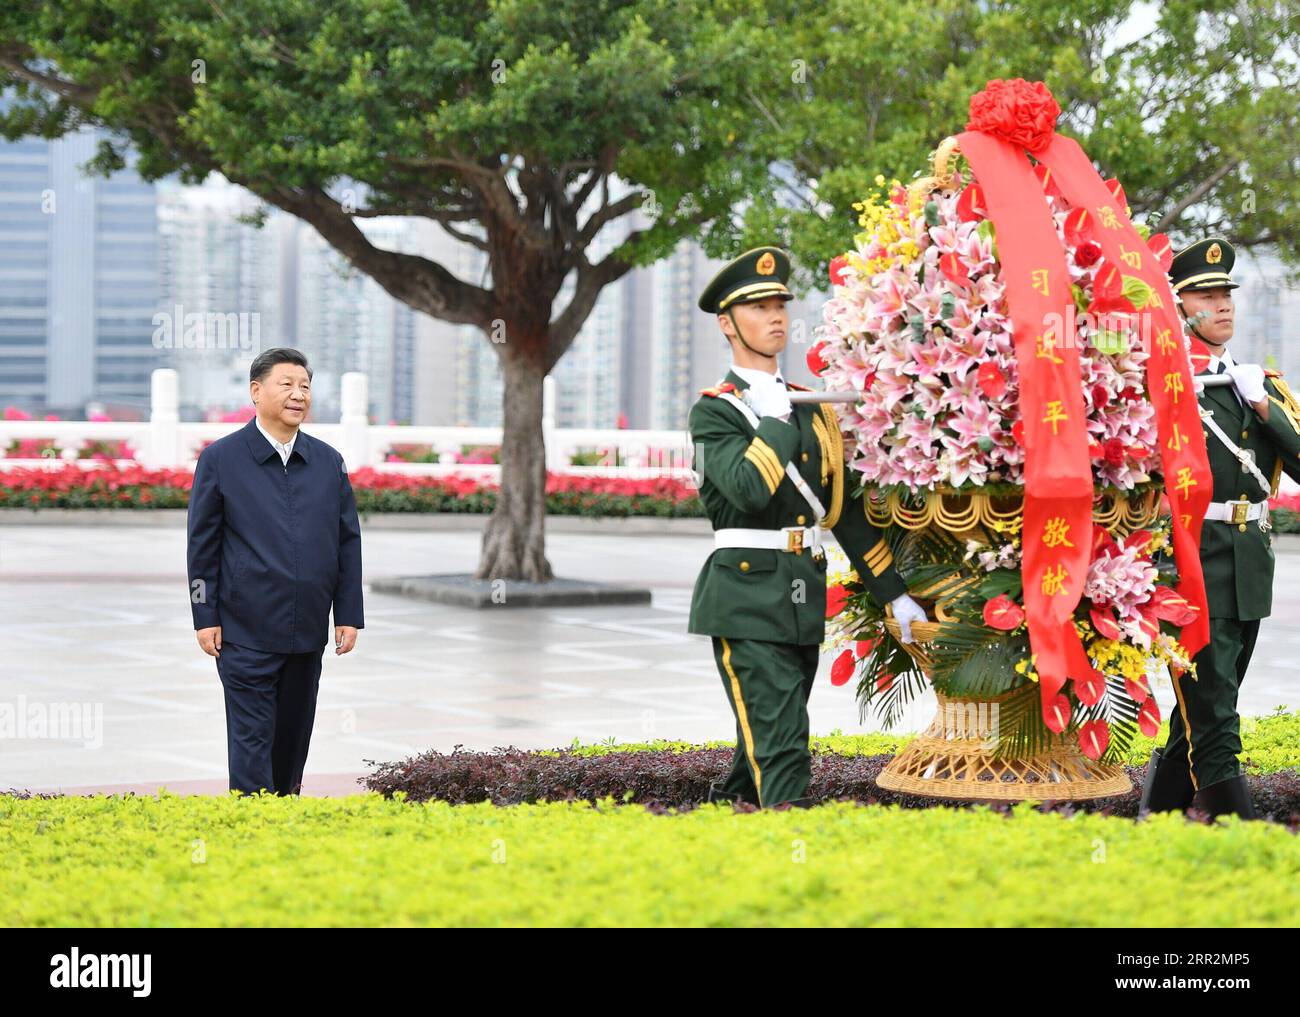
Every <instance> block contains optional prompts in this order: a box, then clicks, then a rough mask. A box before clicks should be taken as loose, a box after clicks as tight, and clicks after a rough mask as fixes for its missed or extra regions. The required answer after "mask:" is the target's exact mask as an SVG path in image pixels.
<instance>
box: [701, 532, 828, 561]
mask: <svg viewBox="0 0 1300 1017" xmlns="http://www.w3.org/2000/svg"><path fill="white" fill-rule="evenodd" d="M823 533H825V531H824V530H823V529H822V528H821V527H820V526H808V527H804V526H786V527H783V528H781V529H779V530H746V529H738V528H732V529H725V530H714V531H713V546H714V548H720V547H754V548H767V549H770V550H773V551H794V552H795V553H796V554H797V553H799V552H800V551H802V550H803V549H804V548H805V547H807V548H814V547H819V546H821V542H822V534H823Z"/></svg>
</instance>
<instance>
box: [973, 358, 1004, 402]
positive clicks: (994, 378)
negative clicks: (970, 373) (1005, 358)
mask: <svg viewBox="0 0 1300 1017" xmlns="http://www.w3.org/2000/svg"><path fill="white" fill-rule="evenodd" d="M975 381H976V383H977V384H978V385H979V387H980V388H981V389H982V390H983V392H984V394H985V395H986V396H988V397H989V398H990V399H1000V398H1002V395H1003V393H1005V392H1006V390H1007V376H1006V375H1005V374H1003V373H1002V368H1000V367H998V365H997V364H995V363H993V361H991V360H989V361H985V362H984V363H982V364H980V367H979V371H978V372H977V373H976V375H975Z"/></svg>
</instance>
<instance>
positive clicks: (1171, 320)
mask: <svg viewBox="0 0 1300 1017" xmlns="http://www.w3.org/2000/svg"><path fill="white" fill-rule="evenodd" d="M1038 158H1039V160H1040V161H1041V162H1042V163H1043V164H1044V165H1045V166H1047V168H1048V169H1049V170H1050V171H1051V172H1052V174H1053V175H1054V179H1055V181H1056V185H1057V186H1058V187H1059V188H1060V190H1061V194H1062V195H1063V196H1064V197H1065V200H1066V201H1068V202H1069V203H1070V204H1071V205H1072V206H1074V208H1076V209H1078V208H1083V209H1086V210H1087V213H1086V214H1087V216H1089V217H1091V222H1090V223H1088V225H1087V228H1088V230H1089V232H1090V235H1091V237H1092V239H1094V240H1096V241H1097V243H1099V244H1100V245H1101V250H1102V256H1103V258H1104V259H1105V264H1104V265H1103V266H1102V267H1101V269H1100V270H1099V271H1098V278H1100V277H1101V275H1102V273H1104V272H1106V271H1107V270H1108V269H1110V270H1112V271H1113V272H1118V273H1119V279H1121V280H1122V279H1124V278H1125V277H1132V278H1135V279H1138V280H1141V282H1143V283H1145V284H1146V287H1147V288H1148V289H1149V291H1150V292H1149V295H1146V296H1145V303H1144V304H1143V306H1141V307H1137V313H1138V314H1139V315H1140V316H1141V317H1140V319H1139V335H1140V336H1141V337H1142V339H1143V342H1144V344H1145V345H1146V347H1147V349H1148V352H1149V354H1150V356H1149V358H1148V360H1147V363H1146V373H1147V393H1148V397H1149V398H1150V400H1151V404H1152V405H1153V406H1154V407H1155V410H1156V429H1157V434H1158V435H1159V440H1160V460H1161V467H1162V471H1163V473H1164V480H1165V493H1166V495H1167V496H1168V498H1169V506H1170V509H1171V511H1172V513H1173V545H1174V562H1175V564H1176V565H1177V566H1178V577H1179V582H1178V593H1179V595H1180V596H1181V597H1183V599H1184V600H1186V601H1187V603H1188V604H1189V605H1190V606H1191V607H1192V608H1193V609H1194V610H1195V611H1196V620H1195V621H1193V622H1191V623H1190V624H1188V625H1186V626H1184V628H1183V630H1182V634H1181V635H1182V640H1181V641H1182V645H1183V649H1184V650H1185V651H1186V652H1187V654H1188V655H1192V654H1195V653H1196V651H1197V650H1199V649H1201V647H1203V646H1205V644H1206V643H1208V642H1209V638H1210V622H1209V611H1208V609H1207V607H1206V601H1205V579H1204V576H1203V575H1202V573H1201V553H1200V542H1201V525H1202V523H1203V522H1204V521H1205V509H1206V506H1207V505H1208V504H1209V502H1210V498H1211V496H1212V494H1213V486H1214V484H1213V479H1212V477H1211V476H1210V463H1209V459H1208V458H1207V456H1206V451H1205V434H1204V432H1203V431H1202V430H1201V418H1200V410H1199V407H1198V404H1197V399H1196V392H1195V390H1194V389H1193V386H1192V372H1191V364H1190V363H1189V361H1188V356H1187V352H1186V350H1185V348H1184V346H1183V324H1182V320H1181V319H1180V318H1179V316H1178V312H1177V311H1176V310H1175V308H1174V295H1173V291H1172V290H1171V289H1170V286H1169V278H1168V276H1167V275H1166V274H1165V270H1164V268H1163V267H1162V266H1161V265H1160V263H1159V261H1158V260H1157V258H1156V255H1155V254H1154V253H1152V251H1151V250H1150V248H1148V247H1147V244H1146V242H1145V241H1143V239H1142V237H1141V236H1140V235H1139V234H1138V232H1137V230H1136V229H1134V228H1133V223H1132V222H1131V221H1130V219H1129V216H1128V210H1127V209H1126V208H1125V207H1124V201H1123V192H1122V191H1116V192H1113V191H1112V190H1111V189H1110V188H1109V187H1108V186H1107V185H1106V183H1105V181H1103V180H1102V179H1101V177H1100V176H1099V175H1098V173H1097V171H1096V170H1095V169H1094V168H1093V165H1092V162H1091V160H1089V158H1088V156H1087V155H1086V154H1085V153H1084V151H1083V149H1082V148H1080V147H1079V144H1078V143H1077V142H1076V141H1074V140H1073V139H1071V138H1064V137H1061V136H1060V135H1059V134H1058V135H1054V136H1053V137H1052V140H1051V143H1050V144H1049V145H1048V146H1047V147H1046V149H1045V150H1044V151H1043V152H1042V153H1041V154H1040V155H1039V156H1038ZM980 184H981V186H982V187H984V189H985V191H986V192H987V190H988V187H987V186H986V185H985V184H984V182H983V180H981V181H980ZM1116 206H1118V207H1116ZM999 246H1001V245H999ZM1134 306H1136V305H1134Z"/></svg>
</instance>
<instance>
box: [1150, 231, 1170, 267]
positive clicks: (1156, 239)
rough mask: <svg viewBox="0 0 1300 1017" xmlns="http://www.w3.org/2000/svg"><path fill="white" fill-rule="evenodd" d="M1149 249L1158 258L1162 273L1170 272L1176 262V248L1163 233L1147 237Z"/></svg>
mask: <svg viewBox="0 0 1300 1017" xmlns="http://www.w3.org/2000/svg"><path fill="white" fill-rule="evenodd" d="M1147 247H1148V248H1149V249H1150V251H1151V253H1152V254H1154V255H1155V256H1156V261H1157V263H1159V265H1160V271H1161V272H1168V271H1169V266H1170V265H1171V264H1173V260H1174V246H1173V244H1171V243H1170V242H1169V238H1168V237H1167V236H1165V235H1164V234H1163V233H1152V234H1151V236H1149V237H1147Z"/></svg>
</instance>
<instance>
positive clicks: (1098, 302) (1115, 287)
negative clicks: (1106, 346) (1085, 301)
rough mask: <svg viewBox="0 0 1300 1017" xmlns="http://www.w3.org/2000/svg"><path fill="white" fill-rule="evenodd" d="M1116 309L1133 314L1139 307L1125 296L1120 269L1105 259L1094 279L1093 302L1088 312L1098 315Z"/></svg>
mask: <svg viewBox="0 0 1300 1017" xmlns="http://www.w3.org/2000/svg"><path fill="white" fill-rule="evenodd" d="M1115 311H1120V312H1123V313H1126V314H1133V313H1134V312H1136V311H1137V308H1136V307H1134V306H1133V301H1131V300H1129V298H1128V297H1126V296H1124V277H1123V275H1122V274H1121V273H1120V270H1119V269H1118V268H1116V267H1115V266H1114V265H1112V264H1110V263H1109V262H1105V261H1103V262H1102V263H1101V267H1100V268H1098V269H1097V274H1096V275H1095V276H1093V279H1092V303H1090V304H1089V305H1088V313H1089V314H1094V315H1096V314H1106V313H1109V312H1115Z"/></svg>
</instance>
